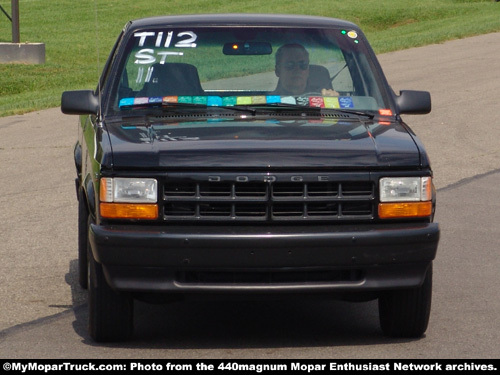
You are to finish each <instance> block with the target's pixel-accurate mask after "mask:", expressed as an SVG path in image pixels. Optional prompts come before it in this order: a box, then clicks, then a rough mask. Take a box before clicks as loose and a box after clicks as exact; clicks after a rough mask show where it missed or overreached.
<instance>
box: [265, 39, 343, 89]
mask: <svg viewBox="0 0 500 375" xmlns="http://www.w3.org/2000/svg"><path fill="white" fill-rule="evenodd" d="M275 58H276V65H275V69H274V72H275V74H276V76H277V77H278V78H279V80H278V86H277V87H276V90H275V93H276V94H279V95H291V96H294V95H302V94H305V93H308V92H313V91H314V89H313V88H311V85H312V81H313V79H314V78H317V77H312V75H313V74H314V73H316V71H318V73H319V72H321V73H323V72H326V73H327V72H328V71H327V70H326V68H324V67H320V66H317V65H316V66H314V68H315V69H314V70H315V72H311V71H310V70H311V69H310V65H309V52H307V50H306V49H305V48H304V46H302V45H301V44H298V43H294V44H284V45H282V46H281V47H280V48H279V49H278V50H277V51H276V56H275ZM328 78H329V76H328ZM323 83H324V84H325V86H329V85H331V82H323ZM320 92H321V95H323V96H338V95H339V94H338V92H336V91H335V90H333V89H332V88H328V87H323V88H321V91H320Z"/></svg>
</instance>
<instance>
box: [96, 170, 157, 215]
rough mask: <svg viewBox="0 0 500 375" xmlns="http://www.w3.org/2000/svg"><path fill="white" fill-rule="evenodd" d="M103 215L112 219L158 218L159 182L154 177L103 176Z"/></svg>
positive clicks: (101, 199)
mask: <svg viewBox="0 0 500 375" xmlns="http://www.w3.org/2000/svg"><path fill="white" fill-rule="evenodd" d="M99 197H100V201H101V204H100V209H101V216H102V217H105V218H110V219H156V218H158V205H157V204H156V202H157V200H158V182H157V181H156V180H155V179H153V178H121V177H115V178H108V177H103V178H101V183H100V192H99Z"/></svg>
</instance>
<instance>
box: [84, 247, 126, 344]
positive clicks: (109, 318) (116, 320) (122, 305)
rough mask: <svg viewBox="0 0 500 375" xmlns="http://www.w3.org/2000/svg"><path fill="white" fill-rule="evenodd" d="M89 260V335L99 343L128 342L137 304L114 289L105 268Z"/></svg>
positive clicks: (89, 255) (92, 259) (91, 259)
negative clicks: (109, 282) (107, 279)
mask: <svg viewBox="0 0 500 375" xmlns="http://www.w3.org/2000/svg"><path fill="white" fill-rule="evenodd" d="M88 259H89V273H90V275H89V276H90V277H89V282H88V283H89V285H88V291H89V300H88V304H89V334H90V336H91V337H92V339H93V340H94V341H96V342H112V341H124V340H126V339H128V338H129V337H130V336H131V335H132V332H133V328H134V323H133V311H134V303H133V299H132V297H131V296H129V295H128V294H126V293H120V292H117V291H115V290H113V289H112V288H111V287H110V286H109V285H108V283H107V281H106V277H105V276H104V272H103V268H102V265H101V264H99V263H97V262H96V261H95V260H94V257H93V256H92V253H91V252H89V254H88Z"/></svg>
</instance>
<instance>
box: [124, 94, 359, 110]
mask: <svg viewBox="0 0 500 375" xmlns="http://www.w3.org/2000/svg"><path fill="white" fill-rule="evenodd" d="M161 103H162V104H164V105H168V104H169V103H192V104H199V105H207V106H211V107H220V106H224V107H227V106H229V107H230V106H235V105H259V104H260V105H266V104H277V103H278V104H291V105H303V106H304V107H317V108H354V107H355V106H354V101H353V98H352V97H350V96H339V97H336V96H297V97H294V96H278V95H268V96H264V95H259V96H216V95H209V96H205V95H199V96H175V95H174V96H164V97H152V98H148V97H140V98H123V99H121V100H120V102H119V107H120V108H122V107H132V106H142V105H146V104H149V105H151V104H161Z"/></svg>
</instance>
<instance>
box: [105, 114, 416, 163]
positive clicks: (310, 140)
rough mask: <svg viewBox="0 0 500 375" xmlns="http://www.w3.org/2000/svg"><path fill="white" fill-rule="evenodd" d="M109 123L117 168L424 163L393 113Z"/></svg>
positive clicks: (112, 156) (411, 139)
mask: <svg viewBox="0 0 500 375" xmlns="http://www.w3.org/2000/svg"><path fill="white" fill-rule="evenodd" d="M106 128H107V130H108V134H109V140H110V144H111V148H112V155H109V156H111V162H112V165H113V168H116V169H142V168H146V169H150V168H155V169H156V168H160V169H163V168H165V169H172V168H200V169H201V168H258V169H262V168H269V169H275V168H299V169H300V168H309V169H310V168H342V169H344V168H358V169H359V168H403V167H404V168H418V167H419V166H421V156H420V151H419V148H418V147H417V144H416V142H415V140H414V136H413V135H412V134H410V133H409V132H408V131H407V128H406V127H405V126H404V125H403V124H402V123H398V122H393V121H391V122H383V123H380V122H375V121H361V120H359V119H356V120H353V119H349V120H323V119H319V120H318V119H313V120H290V121H283V120H280V121H276V120H272V121H270V120H245V121H242V120H234V119H230V120H227V119H224V120H215V121H211V120H203V121H193V122H178V123H172V122H155V123H144V122H137V121H135V122H120V123H116V122H113V123H112V124H108V125H107V126H106ZM110 151H111V150H110Z"/></svg>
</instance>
